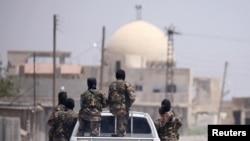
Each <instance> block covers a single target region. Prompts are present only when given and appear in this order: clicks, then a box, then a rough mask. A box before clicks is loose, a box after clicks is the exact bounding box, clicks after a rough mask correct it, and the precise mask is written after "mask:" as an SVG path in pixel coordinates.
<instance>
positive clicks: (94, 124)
mask: <svg viewBox="0 0 250 141" xmlns="http://www.w3.org/2000/svg"><path fill="white" fill-rule="evenodd" d="M79 123H80V125H79V129H78V136H84V131H86V129H87V128H90V136H98V135H99V128H100V121H87V120H85V119H83V118H79Z"/></svg>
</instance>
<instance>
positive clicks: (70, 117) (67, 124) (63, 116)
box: [53, 109, 78, 141]
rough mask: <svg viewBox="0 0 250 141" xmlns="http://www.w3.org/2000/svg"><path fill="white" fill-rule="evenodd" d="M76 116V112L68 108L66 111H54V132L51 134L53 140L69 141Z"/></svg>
mask: <svg viewBox="0 0 250 141" xmlns="http://www.w3.org/2000/svg"><path fill="white" fill-rule="evenodd" d="M77 118H78V114H76V113H75V112H74V111H73V110H72V109H68V110H67V111H58V112H55V116H54V119H53V120H54V122H55V125H54V128H55V132H54V134H53V140H54V141H69V139H70V137H71V134H72V131H73V129H74V126H75V124H76V121H77Z"/></svg>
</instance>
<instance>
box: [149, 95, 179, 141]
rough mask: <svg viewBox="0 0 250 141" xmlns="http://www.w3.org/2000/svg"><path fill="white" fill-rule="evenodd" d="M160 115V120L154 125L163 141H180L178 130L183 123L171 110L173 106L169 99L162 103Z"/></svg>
mask: <svg viewBox="0 0 250 141" xmlns="http://www.w3.org/2000/svg"><path fill="white" fill-rule="evenodd" d="M159 114H160V118H159V119H157V120H156V121H154V124H155V127H156V129H157V132H158V135H159V137H160V139H161V141H178V140H179V133H178V130H179V129H180V127H181V126H182V123H181V121H180V119H179V118H178V117H176V115H175V113H174V112H173V110H171V104H170V101H169V100H168V99H164V100H163V101H162V104H161V107H160V108H159Z"/></svg>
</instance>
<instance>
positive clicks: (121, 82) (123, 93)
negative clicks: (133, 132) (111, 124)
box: [108, 69, 136, 137]
mask: <svg viewBox="0 0 250 141" xmlns="http://www.w3.org/2000/svg"><path fill="white" fill-rule="evenodd" d="M108 94H109V96H108V101H109V110H110V112H111V113H112V114H113V115H114V116H115V117H116V118H117V133H116V134H112V136H114V137H123V136H125V132H126V129H127V124H128V119H129V108H130V107H131V105H132V104H133V103H134V101H135V98H136V95H135V90H134V87H133V86H132V85H131V84H130V83H129V82H126V81H125V71H124V70H122V69H120V70H117V72H116V81H114V82H112V83H111V84H110V85H109V92H108Z"/></svg>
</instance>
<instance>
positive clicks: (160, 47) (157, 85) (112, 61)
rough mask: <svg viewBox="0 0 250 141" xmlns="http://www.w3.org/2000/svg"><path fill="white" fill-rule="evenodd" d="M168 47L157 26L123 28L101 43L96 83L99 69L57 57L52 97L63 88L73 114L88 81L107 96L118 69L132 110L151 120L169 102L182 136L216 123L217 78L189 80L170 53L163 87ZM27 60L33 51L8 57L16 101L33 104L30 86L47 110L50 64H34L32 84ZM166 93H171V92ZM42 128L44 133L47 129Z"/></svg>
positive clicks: (190, 74) (11, 53)
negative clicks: (129, 88) (132, 94)
mask: <svg viewBox="0 0 250 141" xmlns="http://www.w3.org/2000/svg"><path fill="white" fill-rule="evenodd" d="M168 45H169V42H168V37H167V36H166V35H165V34H164V32H163V31H161V30H160V29H159V28H158V27H156V26H154V25H152V24H150V23H148V22H146V21H144V20H136V21H133V22H130V23H127V24H125V25H124V26H122V27H120V28H119V29H117V30H116V31H115V32H114V33H113V35H112V36H111V37H110V38H109V39H108V40H107V44H106V45H105V48H104V57H103V62H104V63H103V77H102V78H101V77H100V76H101V75H100V74H101V73H100V72H101V69H100V68H101V67H100V66H81V65H76V64H67V63H65V58H66V57H70V55H71V53H70V52H57V53H56V57H57V59H58V60H59V61H58V63H57V65H56V86H55V87H56V93H58V92H59V90H60V87H61V86H64V87H65V88H66V91H67V92H68V94H69V96H70V97H72V98H74V99H75V101H76V108H75V110H76V111H78V110H79V98H80V94H81V93H82V92H83V91H85V90H86V89H87V84H86V79H87V78H88V77H96V78H97V82H98V83H99V85H100V80H101V79H102V82H103V83H102V85H100V86H102V89H103V91H104V92H106V93H107V92H108V84H109V83H110V82H111V81H114V80H115V72H116V70H117V69H119V68H122V69H124V70H125V71H126V80H127V81H129V82H130V83H131V84H132V85H133V86H134V87H135V90H136V96H137V97H136V101H135V104H134V105H133V106H132V108H131V109H132V110H137V111H144V112H148V113H149V114H150V115H151V117H152V119H153V120H155V119H156V118H158V117H159V114H158V108H159V106H160V102H161V101H162V100H163V99H164V98H169V99H170V100H171V101H172V107H173V109H174V110H175V112H176V113H177V115H178V116H179V117H180V118H181V120H182V122H183V128H182V131H181V133H183V134H185V133H186V132H187V129H188V128H190V127H196V126H197V127H206V125H207V124H213V123H217V115H218V109H219V103H220V89H221V88H220V79H218V78H213V77H206V78H205V77H195V74H193V72H192V70H191V69H190V68H180V67H178V65H176V63H175V57H174V53H170V55H171V56H168V58H170V59H173V61H174V62H173V64H174V67H173V84H172V85H168V87H167V88H166V84H167V83H166V81H167V79H169V78H167V71H166V70H167V65H166V64H167V47H168ZM171 47H172V46H170V48H171ZM170 51H171V50H170ZM33 55H34V54H33V51H9V52H8V60H9V63H8V73H9V75H12V76H15V80H16V84H18V85H19V86H20V93H21V94H22V95H21V96H19V98H18V100H16V101H19V102H30V103H33V97H34V91H33V90H34V86H35V90H36V92H35V93H36V102H37V103H40V105H41V106H44V107H47V109H49V110H51V109H50V108H49V107H52V95H53V91H52V76H53V70H52V67H53V65H52V64H51V63H49V64H43V63H39V64H36V76H37V77H36V82H34V79H33V75H34V64H33V62H32V60H30V59H32V57H33ZM36 55H37V56H40V57H50V58H51V57H52V52H43V51H39V52H36ZM28 60H30V61H28ZM32 86H33V87H32ZM169 88H173V91H170V89H169ZM56 99H57V97H56ZM49 110H47V111H45V113H44V117H45V118H46V117H48V114H49V112H48V111H49ZM41 126H43V125H41ZM44 126H46V127H44V129H46V130H47V129H48V127H47V125H44ZM23 129H26V128H25V127H23ZM40 132H46V131H40ZM43 134H44V133H43ZM45 136H46V135H45Z"/></svg>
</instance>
